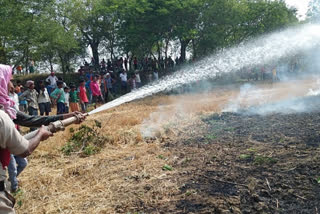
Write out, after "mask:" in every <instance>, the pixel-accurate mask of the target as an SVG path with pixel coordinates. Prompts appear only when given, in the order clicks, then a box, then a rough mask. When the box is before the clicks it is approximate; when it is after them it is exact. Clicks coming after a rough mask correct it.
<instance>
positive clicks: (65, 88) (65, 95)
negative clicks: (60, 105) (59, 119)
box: [64, 87, 70, 113]
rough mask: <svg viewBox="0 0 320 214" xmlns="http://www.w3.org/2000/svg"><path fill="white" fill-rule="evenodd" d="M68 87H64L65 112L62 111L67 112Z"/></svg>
mask: <svg viewBox="0 0 320 214" xmlns="http://www.w3.org/2000/svg"><path fill="white" fill-rule="evenodd" d="M69 92H70V89H69V87H64V99H65V105H66V108H65V112H64V113H69V98H70V94H69Z"/></svg>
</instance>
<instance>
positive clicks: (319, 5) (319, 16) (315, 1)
mask: <svg viewBox="0 0 320 214" xmlns="http://www.w3.org/2000/svg"><path fill="white" fill-rule="evenodd" d="M307 18H308V19H309V20H310V21H311V22H319V21H320V0H311V1H310V2H309V8H308V12H307Z"/></svg>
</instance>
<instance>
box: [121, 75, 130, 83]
mask: <svg viewBox="0 0 320 214" xmlns="http://www.w3.org/2000/svg"><path fill="white" fill-rule="evenodd" d="M120 78H121V81H122V82H127V81H128V79H127V73H121V74H120Z"/></svg>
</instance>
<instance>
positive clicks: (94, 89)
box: [90, 75, 102, 108]
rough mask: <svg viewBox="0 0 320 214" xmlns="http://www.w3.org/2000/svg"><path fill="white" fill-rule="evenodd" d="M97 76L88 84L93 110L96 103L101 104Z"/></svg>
mask: <svg viewBox="0 0 320 214" xmlns="http://www.w3.org/2000/svg"><path fill="white" fill-rule="evenodd" d="M98 79H99V75H95V76H94V78H93V81H92V82H91V83H90V89H91V92H92V102H93V103H94V108H97V102H102V94H101V90H100V86H99V83H98Z"/></svg>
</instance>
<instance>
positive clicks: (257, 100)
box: [222, 83, 272, 112]
mask: <svg viewBox="0 0 320 214" xmlns="http://www.w3.org/2000/svg"><path fill="white" fill-rule="evenodd" d="M271 94H272V89H265V90H264V89H260V88H257V87H256V86H254V85H252V84H250V83H246V84H244V85H242V86H241V87H240V93H239V95H238V96H237V97H236V98H235V99H234V98H232V99H230V101H229V104H228V105H227V106H226V107H225V108H224V110H222V112H238V111H239V110H241V109H244V108H246V107H247V106H252V105H262V104H263V103H264V102H266V101H267V100H268V98H269V97H270V96H271Z"/></svg>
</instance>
